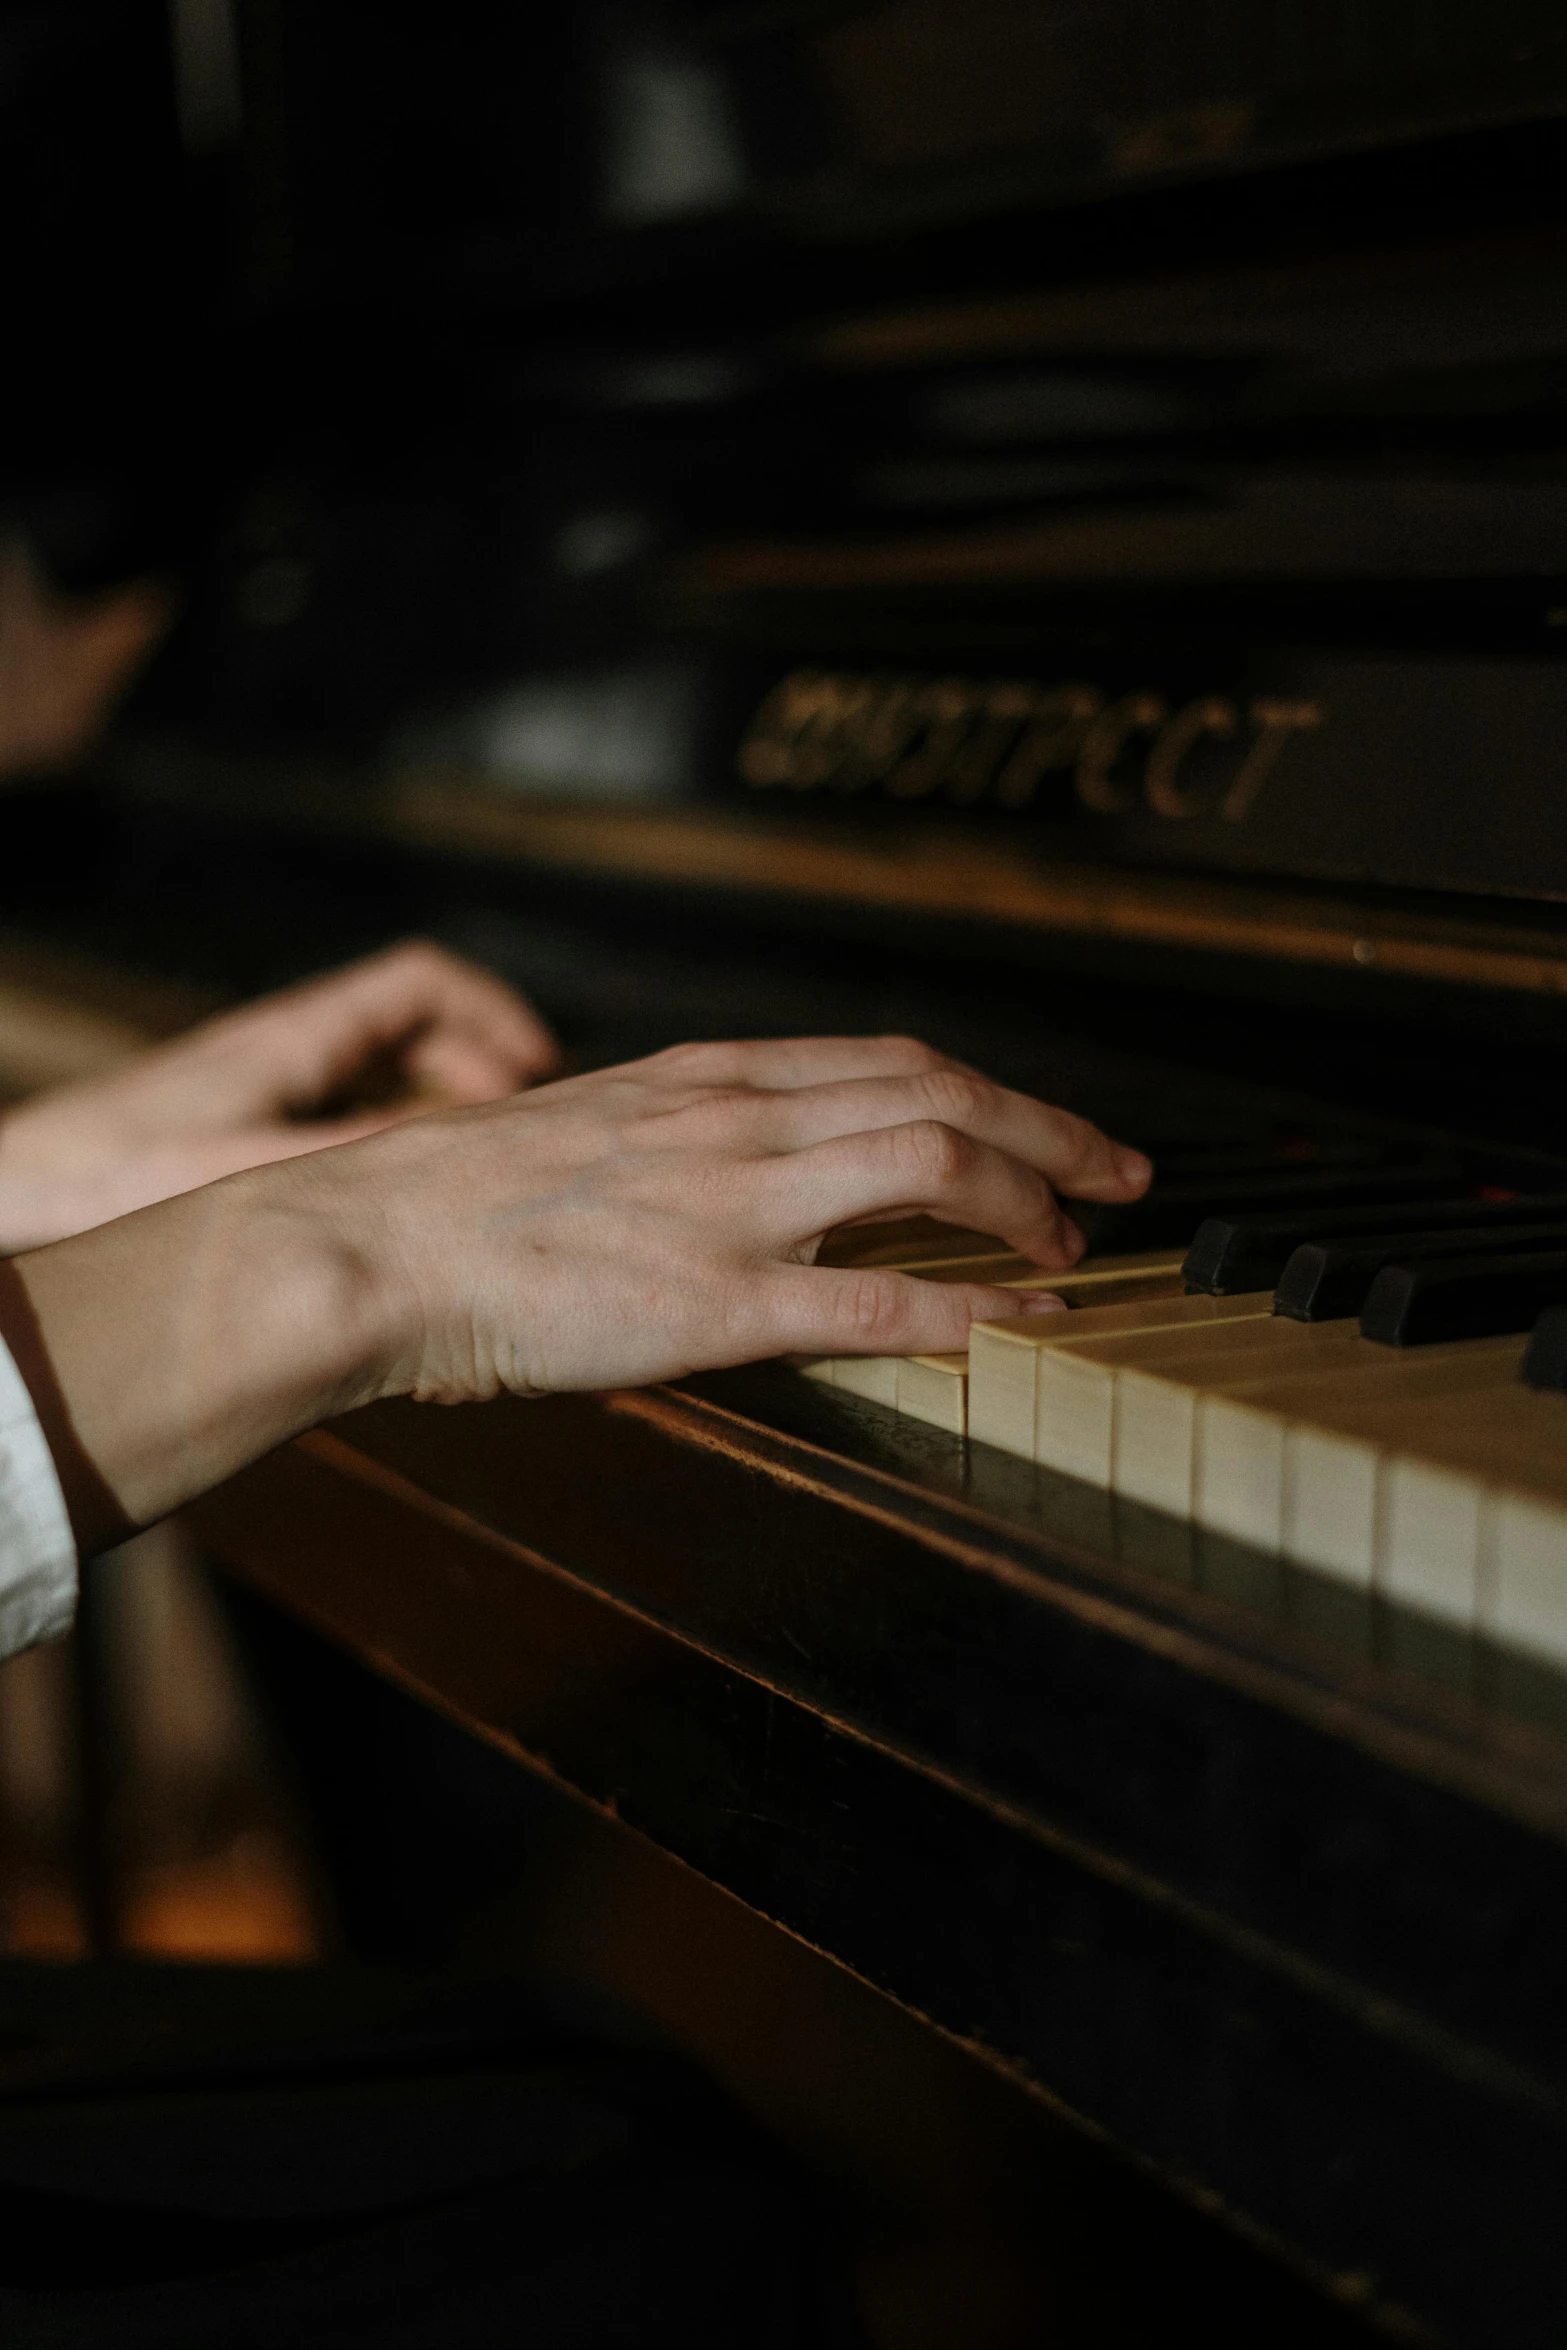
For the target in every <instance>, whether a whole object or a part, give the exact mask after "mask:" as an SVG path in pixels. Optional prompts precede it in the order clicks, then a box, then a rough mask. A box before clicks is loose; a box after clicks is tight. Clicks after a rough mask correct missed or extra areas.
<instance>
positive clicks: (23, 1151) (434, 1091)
mask: <svg viewBox="0 0 1567 2350" xmlns="http://www.w3.org/2000/svg"><path fill="white" fill-rule="evenodd" d="M559 1057H560V1056H559V1052H558V1049H557V1047H556V1044H555V1040H554V1038H553V1037H552V1036H551V1035H550V1032H549V1030H548V1029H547V1028H546V1027H545V1025H544V1023H543V1021H542V1020H541V1019H540V1018H539V1016H538V1014H537V1013H536V1012H535V1011H533V1010H532V1009H531V1007H530V1006H529V1005H527V1004H526V1003H524V1002H523V1001H522V999H521V998H520V997H519V996H516V995H514V994H513V993H512V991H511V990H510V988H508V987H505V986H503V985H502V984H501V982H500V981H499V980H497V979H493V978H491V977H490V976H489V974H488V973H486V972H483V971H479V970H476V969H475V968H474V967H473V966H472V965H471V964H468V963H463V962H459V961H458V960H457V958H456V957H455V956H453V955H448V954H446V953H445V952H443V950H442V949H441V948H439V947H435V946H430V945H427V944H424V943H422V942H419V941H415V942H412V943H410V944H408V945H405V946H399V947H393V948H391V949H389V950H388V951H387V952H386V953H384V954H379V955H374V956H372V957H370V958H369V959H368V960H367V961H365V962H362V963H356V964H353V965H352V966H350V968H349V969H347V970H344V971H336V972H332V973H330V974H329V975H328V976H327V977H325V978H322V979H313V980H309V981H307V982H305V983H304V984H303V985H302V986H298V987H291V988H287V989H285V990H284V991H283V992H281V993H280V994H277V995H272V996H267V997H264V998H263V999H262V1000H261V1001H260V1002H259V1003H254V1004H249V1005H246V1006H245V1007H244V1008H243V1009H242V1010H239V1011H235V1012H226V1013H223V1014H221V1015H220V1016H219V1017H218V1018H217V1019H214V1020H208V1021H205V1022H204V1023H203V1024H202V1025H201V1026H200V1027H199V1028H194V1029H192V1030H190V1032H189V1033H188V1034H186V1035H184V1036H181V1037H177V1038H175V1039H174V1040H173V1042H171V1043H169V1044H165V1045H160V1046H157V1047H155V1048H154V1049H153V1050H152V1051H150V1052H146V1053H143V1054H139V1055H138V1056H137V1058H136V1059H135V1060H134V1061H131V1062H129V1063H127V1064H126V1066H125V1067H124V1068H122V1069H117V1070H115V1071H114V1072H113V1073H112V1074H111V1075H109V1076H106V1077H94V1078H90V1079H85V1080H83V1081H81V1082H79V1083H77V1084H74V1085H69V1086H62V1087H60V1088H59V1089H58V1090H57V1091H55V1092H52V1093H47V1094H42V1095H40V1096H38V1097H37V1098H36V1099H34V1100H32V1101H29V1102H26V1103H23V1104H22V1105H21V1106H20V1107H19V1108H17V1109H14V1110H11V1111H9V1112H7V1113H6V1115H5V1116H4V1118H3V1119H0V1252H4V1251H8V1250H16V1249H21V1248H33V1247H38V1246H40V1245H41V1244H42V1243H43V1242H45V1241H49V1240H58V1239H63V1238H64V1237H65V1236H66V1235H67V1234H69V1233H73V1232H83V1231H86V1230H87V1229H88V1228H89V1227H90V1226H92V1225H95V1224H102V1223H105V1222H107V1220H108V1219H109V1218H110V1217H112V1216H121V1215H125V1214H127V1213H128V1212H129V1211H130V1210H131V1209H133V1208H140V1207H145V1206H147V1205H149V1204H150V1203H151V1202H152V1201H154V1200H160V1199H168V1198H170V1197H172V1196H173V1195H174V1194H175V1193H178V1192H184V1191H191V1190H194V1189H195V1188H196V1186H197V1185H198V1184H203V1183H211V1182H213V1181H215V1180H216V1178H218V1177H219V1176H222V1175H232V1174H234V1173H235V1172H236V1171H237V1170H238V1169H240V1168H242V1167H256V1166H262V1165H265V1164H266V1163H267V1162H269V1161H271V1160H276V1159H284V1158H292V1157H295V1156H296V1155H298V1154H299V1153H301V1152H304V1151H312V1150H321V1149H324V1148H325V1147H326V1146H328V1145H329V1144H333V1143H340V1142H349V1141H354V1140H357V1139H359V1138H360V1137H362V1136H364V1135H366V1134H372V1133H375V1132H377V1131H378V1130H379V1129H381V1128H382V1127H384V1126H387V1125H390V1124H392V1123H394V1122H396V1121H397V1120H399V1119H402V1118H405V1117H407V1116H408V1115H410V1113H411V1111H413V1110H415V1109H427V1108H428V1107H429V1106H430V1104H431V1102H432V1101H440V1102H443V1103H446V1104H451V1103H467V1102H487V1101H493V1100H496V1099H498V1098H499V1097H501V1096H502V1095H505V1094H511V1093H515V1092H516V1091H517V1090H518V1088H519V1087H520V1086H523V1085H527V1084H530V1083H532V1082H533V1081H534V1080H536V1079H537V1078H540V1077H545V1076H548V1075H549V1074H550V1073H551V1071H552V1070H553V1069H554V1068H556V1067H557V1066H558V1063H559ZM367 1077H370V1078H379V1079H381V1080H382V1081H383V1082H388V1081H389V1082H390V1083H391V1084H393V1085H395V1086H396V1088H397V1091H398V1093H399V1096H400V1098H399V1099H398V1100H397V1101H396V1102H394V1103H392V1104H391V1105H382V1106H379V1107H376V1108H374V1109H362V1110H359V1111H358V1112H356V1113H354V1114H351V1115H337V1116H332V1115H328V1116H324V1117H322V1116H314V1115H312V1113H315V1112H318V1111H320V1110H321V1109H323V1108H324V1107H327V1108H329V1107H330V1105H331V1104H332V1103H333V1102H334V1100H342V1099H343V1098H344V1097H346V1096H350V1095H351V1094H352V1092H353V1091H354V1089H355V1087H356V1086H358V1085H360V1084H362V1083H363V1082H364V1080H365V1079H366V1078H367ZM421 1096H422V1097H423V1098H421Z"/></svg>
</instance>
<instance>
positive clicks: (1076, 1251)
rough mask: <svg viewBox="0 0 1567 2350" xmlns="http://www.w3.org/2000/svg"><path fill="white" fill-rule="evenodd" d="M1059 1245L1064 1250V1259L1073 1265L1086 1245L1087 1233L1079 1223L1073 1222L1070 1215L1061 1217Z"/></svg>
mask: <svg viewBox="0 0 1567 2350" xmlns="http://www.w3.org/2000/svg"><path fill="white" fill-rule="evenodd" d="M1061 1246H1062V1247H1063V1248H1064V1249H1065V1251H1066V1261H1067V1263H1068V1264H1069V1265H1075V1264H1076V1263H1077V1260H1078V1258H1079V1257H1080V1256H1081V1255H1082V1253H1083V1251H1084V1249H1085V1248H1087V1246H1088V1236H1087V1234H1086V1233H1085V1232H1084V1231H1083V1229H1082V1226H1081V1225H1079V1224H1074V1223H1073V1221H1072V1219H1071V1217H1070V1216H1063V1217H1062V1219H1061Z"/></svg>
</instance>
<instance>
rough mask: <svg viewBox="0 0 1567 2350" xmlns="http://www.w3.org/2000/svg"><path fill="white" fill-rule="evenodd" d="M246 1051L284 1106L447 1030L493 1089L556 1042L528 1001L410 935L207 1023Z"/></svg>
mask: <svg viewBox="0 0 1567 2350" xmlns="http://www.w3.org/2000/svg"><path fill="white" fill-rule="evenodd" d="M212 1033H214V1035H215V1036H217V1035H221V1037H222V1038H223V1039H224V1040H226V1041H229V1042H231V1043H233V1044H236V1045H241V1044H242V1045H244V1046H245V1047H246V1048H248V1049H249V1051H251V1052H252V1053H253V1054H254V1055H255V1057H256V1061H257V1064H258V1066H259V1067H263V1068H264V1069H265V1071H266V1075H267V1077H268V1079H269V1080H270V1083H271V1086H272V1088H273V1098H274V1099H275V1100H277V1101H278V1102H279V1103H280V1104H281V1105H284V1106H287V1107H290V1108H296V1109H298V1108H305V1107H308V1106H309V1105H310V1104H311V1103H312V1102H315V1101H319V1100H321V1099H322V1098H323V1097H325V1096H327V1095H330V1094H332V1093H334V1092H338V1091H340V1090H341V1089H342V1088H343V1087H344V1086H346V1085H347V1084H349V1083H350V1082H351V1080H352V1079H353V1078H354V1076H355V1075H356V1074H357V1073H358V1071H359V1070H360V1069H362V1068H363V1067H364V1066H365V1064H366V1063H367V1062H369V1061H373V1060H374V1059H376V1058H377V1057H378V1056H379V1055H381V1054H384V1053H386V1052H387V1051H389V1050H391V1049H393V1048H395V1047H407V1046H411V1045H413V1044H414V1042H415V1040H417V1041H418V1043H419V1045H420V1046H421V1048H422V1049H424V1050H425V1051H427V1052H428V1051H429V1049H430V1048H431V1044H432V1040H434V1039H436V1038H446V1039H448V1040H450V1042H451V1044H452V1046H453V1048H454V1057H457V1056H458V1055H459V1054H460V1053H468V1054H472V1055H475V1056H477V1058H478V1060H479V1061H480V1063H481V1065H482V1067H483V1070H484V1077H485V1083H486V1086H487V1087H488V1088H489V1089H490V1095H491V1097H493V1093H494V1091H496V1090H499V1091H502V1092H504V1091H510V1090H513V1089H514V1088H515V1087H516V1086H517V1085H520V1084H522V1083H524V1082H525V1081H526V1080H527V1079H528V1078H530V1077H534V1076H538V1075H541V1074H543V1073H544V1072H545V1071H546V1070H547V1069H549V1068H552V1067H554V1066H555V1063H556V1061H557V1059H558V1047H557V1046H556V1044H555V1040H554V1038H553V1037H552V1036H551V1034H550V1032H549V1030H548V1028H547V1027H546V1026H545V1024H544V1022H543V1021H542V1020H541V1019H540V1018H539V1016H538V1014H537V1013H536V1012H535V1011H534V1010H533V1008H532V1006H531V1005H529V1004H526V1003H524V1002H523V1000H522V998H521V997H520V996H518V995H515V994H514V993H513V991H512V990H511V989H510V988H509V987H506V986H505V985H504V984H503V983H502V982H501V981H500V980H498V979H496V978H494V977H493V976H492V975H491V974H490V973H489V972H487V971H480V970H478V969H476V968H475V967H474V966H473V965H472V964H468V963H463V962H460V961H459V960H458V959H457V957H456V956H454V955H448V954H447V953H445V952H444V950H443V949H441V948H440V947H436V946H432V945H430V944H428V943H427V942H425V941H420V940H415V941H413V942H411V943H410V944H408V945H405V946H400V947H393V948H389V949H388V950H387V951H386V952H385V953H383V954H379V955H372V956H370V957H369V958H368V959H367V960H366V961H364V962H362V963H355V964H351V965H350V966H349V967H348V969H346V970H344V971H337V972H332V973H330V974H328V975H327V976H326V977H325V978H322V979H314V980H308V981H306V982H304V983H303V984H302V985H300V986H298V987H294V988H288V989H285V990H284V991H283V992H282V993H281V994H279V995H275V996H272V997H269V998H268V999H267V1000H266V1001H265V1002H264V1003H261V1004H257V1005H253V1006H251V1007H250V1008H249V1010H248V1011H244V1012H239V1013H233V1014H230V1015H229V1016H228V1018H227V1020H226V1021H224V1022H219V1023H215V1024H214V1031H213V1032H212Z"/></svg>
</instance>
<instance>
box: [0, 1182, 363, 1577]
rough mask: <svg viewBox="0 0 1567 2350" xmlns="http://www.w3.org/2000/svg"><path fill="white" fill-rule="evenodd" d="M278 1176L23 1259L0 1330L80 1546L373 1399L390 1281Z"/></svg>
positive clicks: (176, 1502) (14, 1266) (208, 1193)
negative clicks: (381, 1279) (383, 1281)
mask: <svg viewBox="0 0 1567 2350" xmlns="http://www.w3.org/2000/svg"><path fill="white" fill-rule="evenodd" d="M316 1188H317V1187H315V1186H314V1185H313V1184H312V1183H311V1181H310V1179H309V1177H308V1175H305V1174H303V1173H302V1171H299V1170H296V1169H295V1168H277V1169H273V1168H268V1169H264V1170H261V1171H259V1172H258V1173H256V1174H254V1175H241V1176H236V1177H233V1178H231V1179H230V1180H229V1181H227V1182H224V1183H220V1184H214V1185H212V1186H210V1187H208V1188H207V1189H205V1190H202V1191H198V1192H193V1193H190V1194H189V1195H187V1196H185V1197H183V1198H180V1199H175V1200H170V1201H167V1202H165V1203H163V1204H162V1205H160V1206H157V1207H152V1208H145V1209H142V1210H141V1211H140V1212H139V1213H138V1214H136V1215H134V1216H126V1217H122V1218H121V1219H119V1220H118V1221H117V1222H114V1223H111V1224H105V1225H102V1226H100V1227H99V1228H98V1229H97V1230H95V1231H92V1232H87V1233H83V1234H82V1235H81V1236H80V1237H79V1238H76V1239H72V1240H67V1241H61V1242H58V1243H57V1244H55V1245H54V1246H53V1247H50V1248H44V1249H39V1250H36V1251H34V1252H32V1253H30V1254H29V1255H26V1256H22V1257H18V1258H16V1259H14V1260H12V1262H11V1264H10V1266H9V1268H7V1271H8V1276H9V1278H8V1280H7V1283H6V1290H7V1297H6V1301H5V1310H4V1312H3V1313H0V1327H3V1334H4V1335H5V1337H6V1338H7V1340H8V1342H9V1343H10V1345H11V1349H12V1352H13V1353H14V1354H15V1355H16V1356H17V1359H18V1362H19V1364H20V1367H21V1369H22V1372H23V1376H24V1378H26V1379H27V1381H28V1384H29V1386H30V1388H31V1389H32V1390H33V1394H34V1401H35V1403H36V1404H37V1406H38V1409H39V1413H40V1417H41V1418H42V1420H43V1422H44V1428H45V1433H46V1435H47V1436H48V1438H49V1441H50V1446H51V1449H52V1451H53V1452H54V1454H55V1459H56V1464H57V1467H58V1468H59V1471H60V1476H61V1482H62V1485H63V1487H64V1489H65V1496H66V1504H67V1507H68V1509H69V1510H70V1513H71V1520H72V1526H73V1529H74V1531H75V1534H76V1538H77V1542H78V1545H79V1547H80V1548H81V1549H82V1550H83V1551H84V1552H91V1551H93V1550H96V1549H99V1548H101V1547H103V1546H104V1545H105V1544H106V1543H109V1542H112V1541H115V1540H117V1539H119V1538H120V1537H121V1536H123V1535H124V1534H125V1533H126V1532H127V1531H128V1530H129V1529H130V1528H132V1527H134V1526H140V1525H146V1524H149V1523H150V1522H151V1521H153V1520H154V1519H156V1518H159V1517H161V1516H163V1515H164V1514H165V1513H166V1512H168V1511H169V1510H172V1509H177V1508H178V1507H179V1506H180V1505H181V1504H182V1503H184V1502H186V1501H189V1500H191V1499H193V1498H194V1497H195V1495H197V1494H199V1493H202V1492H204V1491H206V1490H207V1489H208V1488H209V1487H210V1486H212V1485H215V1484H217V1483H219V1482H220V1481H221V1480H222V1479H223V1478H224V1477H226V1476H229V1475H231V1474H232V1473H233V1472H234V1471H235V1470H236V1469H238V1468H241V1467H243V1466H244V1464H245V1463H246V1462H247V1461H251V1460H254V1459H256V1458H258V1457H259V1456H260V1455H261V1454H262V1453H264V1452H267V1451H269V1450H270V1449H271V1448H272V1446H274V1445H275V1444H279V1443H281V1442H283V1441H284V1439H285V1438H287V1437H289V1436H292V1435H295V1434H297V1433H298V1431H299V1430H300V1429H302V1428H306V1427H309V1426H310V1425H311V1424H312V1423H313V1422H315V1421H317V1420H319V1419H322V1418H325V1417H327V1416H329V1415H330V1414H331V1413H333V1412H335V1411H343V1410H347V1409H349V1408H351V1407H352V1406H353V1405H354V1404H356V1403H360V1402H363V1401H366V1400H368V1398H369V1397H370V1396H371V1395H373V1394H374V1393H376V1392H377V1388H378V1383H379V1375H380V1374H379V1366H380V1363H381V1360H382V1355H383V1348H382V1345H381V1337H382V1323H383V1313H382V1304H381V1292H380V1288H379V1285H378V1283H377V1281H376V1279H375V1277H374V1276H373V1274H372V1273H371V1272H370V1270H369V1269H368V1268H367V1267H366V1265H365V1264H364V1262H363V1261H362V1259H361V1258H360V1256H359V1255H358V1254H357V1252H356V1251H355V1250H354V1248H353V1247H352V1246H351V1245H350V1244H348V1243H347V1242H346V1241H345V1240H344V1239H343V1237H342V1236H341V1234H340V1233H339V1231H338V1230H337V1229H336V1227H335V1226H334V1224H333V1221H332V1219H331V1217H330V1215H329V1214H327V1213H324V1212H323V1210H322V1208H321V1206H320V1204H319V1201H318V1200H317V1199H316V1198H315V1196H314V1193H315V1190H316Z"/></svg>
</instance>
